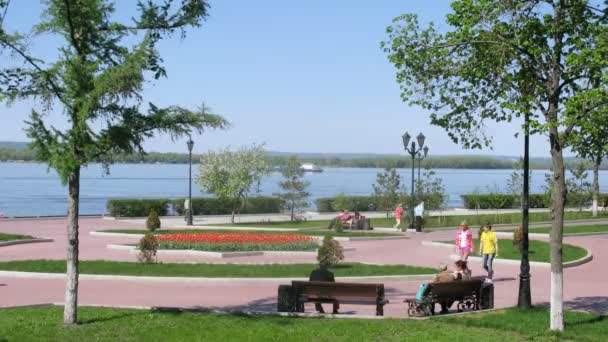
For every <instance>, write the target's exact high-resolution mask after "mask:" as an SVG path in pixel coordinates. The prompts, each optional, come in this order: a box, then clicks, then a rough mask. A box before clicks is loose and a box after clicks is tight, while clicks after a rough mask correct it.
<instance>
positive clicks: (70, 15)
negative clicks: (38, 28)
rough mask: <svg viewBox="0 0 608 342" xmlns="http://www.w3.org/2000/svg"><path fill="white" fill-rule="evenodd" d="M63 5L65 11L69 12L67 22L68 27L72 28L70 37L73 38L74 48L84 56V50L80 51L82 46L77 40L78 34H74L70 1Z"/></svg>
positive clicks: (65, 0)
mask: <svg viewBox="0 0 608 342" xmlns="http://www.w3.org/2000/svg"><path fill="white" fill-rule="evenodd" d="M63 3H64V4H65V9H66V12H67V21H68V26H69V28H70V37H71V38H72V43H73V44H74V48H75V49H76V52H78V55H80V56H82V55H83V54H82V50H81V49H80V45H79V44H78V41H77V40H76V33H75V32H74V22H73V21H72V10H71V8H70V0H64V1H63Z"/></svg>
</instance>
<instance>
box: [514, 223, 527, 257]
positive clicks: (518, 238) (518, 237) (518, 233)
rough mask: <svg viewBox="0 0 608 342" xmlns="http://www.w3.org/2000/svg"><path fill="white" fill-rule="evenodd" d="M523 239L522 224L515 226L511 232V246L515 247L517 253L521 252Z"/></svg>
mask: <svg viewBox="0 0 608 342" xmlns="http://www.w3.org/2000/svg"><path fill="white" fill-rule="evenodd" d="M523 239H524V231H523V228H522V226H517V229H515V231H514V232H513V246H515V247H517V250H518V251H519V254H521V247H522V246H521V242H522V240H523Z"/></svg>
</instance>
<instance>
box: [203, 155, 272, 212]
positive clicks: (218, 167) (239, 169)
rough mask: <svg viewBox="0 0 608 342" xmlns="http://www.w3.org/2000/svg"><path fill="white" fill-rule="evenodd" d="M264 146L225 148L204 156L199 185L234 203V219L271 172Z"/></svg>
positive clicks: (206, 190)
mask: <svg viewBox="0 0 608 342" xmlns="http://www.w3.org/2000/svg"><path fill="white" fill-rule="evenodd" d="M266 160H267V159H266V151H265V150H264V147H263V146H262V145H255V144H254V145H253V146H251V147H241V148H240V149H238V150H236V151H232V150H230V149H227V148H226V149H222V150H219V151H217V152H215V151H211V152H209V153H207V154H204V155H203V156H202V157H201V163H200V166H199V172H200V173H199V177H198V180H197V182H198V184H199V185H200V186H201V188H202V189H203V190H204V191H205V192H208V193H210V194H214V195H216V196H217V197H219V198H221V199H226V200H229V201H230V202H231V203H232V222H234V217H235V215H236V214H237V213H238V211H239V210H240V208H241V207H242V205H243V203H244V201H243V200H244V199H245V198H246V197H247V195H248V194H249V193H250V192H251V190H253V187H254V186H255V185H257V184H259V182H260V181H261V179H262V177H263V176H265V175H267V174H268V173H269V172H270V167H269V166H268V162H267V161H266Z"/></svg>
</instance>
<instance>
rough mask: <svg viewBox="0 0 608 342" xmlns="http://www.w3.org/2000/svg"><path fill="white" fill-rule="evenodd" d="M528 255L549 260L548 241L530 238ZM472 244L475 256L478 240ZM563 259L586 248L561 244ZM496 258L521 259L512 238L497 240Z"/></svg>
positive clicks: (573, 257) (574, 257) (581, 253)
mask: <svg viewBox="0 0 608 342" xmlns="http://www.w3.org/2000/svg"><path fill="white" fill-rule="evenodd" d="M442 242H443V243H449V244H453V243H454V241H442ZM529 242H530V244H529V256H530V261H538V262H550V260H551V259H550V256H549V247H550V245H549V243H548V242H546V241H539V240H530V241H529ZM473 244H474V245H475V249H474V252H475V254H474V255H476V256H479V254H477V252H479V240H477V239H475V240H473ZM563 253H564V254H563V260H564V262H569V261H574V260H578V259H580V258H582V257H584V256H585V255H587V250H586V249H584V248H582V247H578V246H573V245H569V244H564V246H563ZM497 259H509V260H521V255H520V254H519V250H518V249H517V247H516V246H514V245H513V241H512V240H508V239H501V240H498V257H497Z"/></svg>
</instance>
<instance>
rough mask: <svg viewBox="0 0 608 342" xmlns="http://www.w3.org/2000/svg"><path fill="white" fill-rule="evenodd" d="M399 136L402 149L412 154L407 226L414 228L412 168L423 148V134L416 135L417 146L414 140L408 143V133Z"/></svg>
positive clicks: (414, 166)
mask: <svg viewBox="0 0 608 342" xmlns="http://www.w3.org/2000/svg"><path fill="white" fill-rule="evenodd" d="M401 138H402V139H403V149H404V150H405V152H407V153H408V154H409V155H410V156H412V191H411V194H410V210H409V212H410V225H409V227H410V228H414V204H415V199H414V169H415V168H416V155H417V154H418V153H419V152H420V151H422V150H423V146H424V139H425V136H424V135H423V134H422V133H420V134H418V136H417V137H416V141H417V142H418V148H416V142H414V141H412V144H411V145H410V139H411V138H412V137H411V136H410V135H409V133H407V132H405V134H403V136H401ZM408 146H409V147H408ZM427 151H428V150H427Z"/></svg>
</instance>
